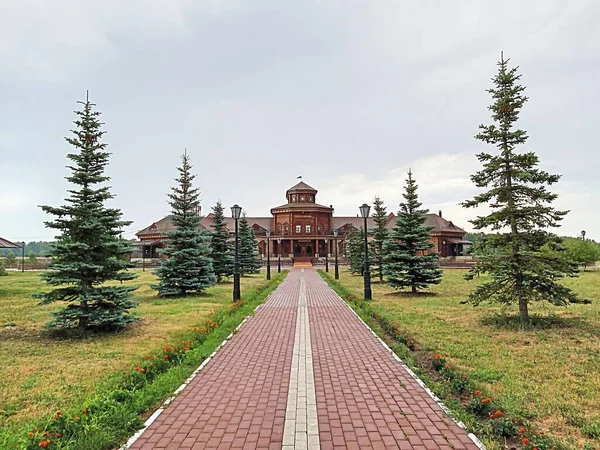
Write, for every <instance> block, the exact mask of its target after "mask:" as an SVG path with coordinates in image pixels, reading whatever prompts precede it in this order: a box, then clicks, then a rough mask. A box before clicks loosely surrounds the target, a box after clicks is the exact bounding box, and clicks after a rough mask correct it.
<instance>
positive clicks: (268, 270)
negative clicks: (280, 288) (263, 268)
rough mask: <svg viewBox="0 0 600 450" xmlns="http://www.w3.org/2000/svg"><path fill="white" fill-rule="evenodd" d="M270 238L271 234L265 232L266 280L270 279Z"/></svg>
mask: <svg viewBox="0 0 600 450" xmlns="http://www.w3.org/2000/svg"><path fill="white" fill-rule="evenodd" d="M270 236H271V232H270V231H269V230H267V280H270V279H271V246H270V244H269V241H270V240H271V239H269V238H270Z"/></svg>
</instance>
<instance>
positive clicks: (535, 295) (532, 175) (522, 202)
mask: <svg viewBox="0 0 600 450" xmlns="http://www.w3.org/2000/svg"><path fill="white" fill-rule="evenodd" d="M508 62H509V60H505V59H504V55H502V56H501V58H500V61H499V62H498V75H496V76H495V77H494V78H493V83H494V88H492V89H489V90H488V92H489V93H490V94H491V95H492V98H493V100H494V102H493V104H492V105H491V106H490V107H489V109H490V110H491V111H492V119H493V121H494V122H495V123H494V124H492V125H480V126H479V129H480V133H479V134H477V136H475V139H477V140H480V141H482V142H485V143H486V144H491V145H493V146H495V147H497V149H498V153H497V154H491V153H480V154H478V155H477V159H478V160H479V161H480V162H481V163H482V164H483V169H482V170H480V171H479V172H477V173H475V174H474V175H472V176H471V180H472V181H473V183H474V184H475V185H476V186H477V187H479V188H485V189H487V190H486V191H485V192H483V193H481V194H479V195H477V196H475V197H474V198H473V199H472V200H468V201H466V202H464V203H463V204H462V205H463V206H464V207H466V208H475V207H478V206H479V205H486V206H489V208H490V209H491V212H490V213H489V214H487V215H484V216H479V217H477V218H476V219H475V220H472V221H471V223H472V224H473V225H474V227H475V229H477V230H482V229H491V230H493V231H496V232H497V233H495V234H493V235H488V236H486V238H484V239H485V241H486V246H487V247H489V248H493V249H494V252H493V253H491V254H488V255H486V256H482V257H481V258H480V259H479V261H478V262H477V263H476V264H475V266H474V267H473V268H472V270H471V271H470V272H469V274H468V275H467V278H468V279H472V278H473V277H474V276H475V275H478V274H481V273H488V274H489V275H490V278H491V280H490V281H488V282H486V283H483V284H481V285H479V286H478V287H477V288H476V289H475V290H474V291H473V292H472V293H471V295H470V300H471V302H473V303H474V304H475V305H478V304H480V303H481V302H484V301H493V302H500V303H504V304H505V305H511V304H514V303H517V304H518V305H519V313H520V317H521V320H523V321H526V320H528V318H529V303H530V302H531V301H544V300H545V301H548V302H549V303H551V304H553V305H557V306H564V305H567V304H568V303H569V302H572V301H578V299H577V297H576V296H575V294H574V293H573V292H572V291H571V290H570V289H568V288H567V287H565V286H564V285H562V284H559V283H558V282H557V281H558V280H559V279H560V278H562V277H564V275H569V276H574V275H575V272H576V267H575V266H574V265H573V264H572V263H570V262H569V261H568V260H567V259H565V258H564V257H557V256H554V255H555V254H556V252H554V254H553V252H544V251H541V249H542V247H543V246H546V247H550V248H552V247H553V246H557V245H560V239H559V238H558V237H557V236H555V235H553V234H551V233H549V232H548V231H547V229H548V228H551V227H558V226H559V223H560V221H561V220H562V219H563V217H564V216H565V215H566V214H567V212H568V211H556V210H555V209H554V208H553V207H552V206H550V205H551V203H552V202H554V200H556V198H557V195H556V194H552V193H551V192H549V191H548V190H547V186H550V185H552V184H554V183H556V182H558V180H559V179H560V175H551V174H549V173H547V172H544V171H542V170H540V169H538V168H537V166H538V163H539V158H538V157H537V155H536V154H535V153H533V152H528V153H518V152H516V148H517V146H519V145H522V144H524V143H525V142H526V140H527V133H526V132H525V131H524V130H520V129H516V128H515V124H516V122H517V120H518V118H519V113H520V111H521V108H522V107H523V105H524V104H525V102H526V101H527V100H528V99H527V97H525V96H524V94H523V92H524V91H525V87H524V86H521V85H519V84H518V81H519V79H520V78H521V75H519V74H518V73H517V70H518V67H515V68H512V69H509V68H508ZM503 230H507V231H505V232H501V231H503ZM561 253H562V252H561Z"/></svg>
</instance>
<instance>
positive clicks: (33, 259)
mask: <svg viewBox="0 0 600 450" xmlns="http://www.w3.org/2000/svg"><path fill="white" fill-rule="evenodd" d="M27 262H28V263H29V264H31V265H35V264H37V262H38V261H37V258H36V257H35V253H33V252H29V255H28V257H27Z"/></svg>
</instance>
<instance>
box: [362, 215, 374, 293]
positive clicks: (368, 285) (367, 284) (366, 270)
mask: <svg viewBox="0 0 600 450" xmlns="http://www.w3.org/2000/svg"><path fill="white" fill-rule="evenodd" d="M359 209H360V215H361V216H362V218H363V219H364V221H365V227H364V230H365V268H364V277H365V300H371V299H372V298H373V296H372V295H371V274H370V273H369V244H368V242H367V218H368V217H369V210H370V209H371V207H370V206H369V205H367V204H366V203H364V204H363V205H362V206H360V207H359Z"/></svg>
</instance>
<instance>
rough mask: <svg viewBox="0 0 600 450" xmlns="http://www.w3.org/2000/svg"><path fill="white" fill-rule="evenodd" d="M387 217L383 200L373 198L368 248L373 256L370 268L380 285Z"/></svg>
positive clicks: (386, 235)
mask: <svg viewBox="0 0 600 450" xmlns="http://www.w3.org/2000/svg"><path fill="white" fill-rule="evenodd" d="M387 217H388V215H387V212H386V207H385V206H383V200H381V199H380V198H379V197H375V200H374V201H373V221H374V222H375V228H374V229H373V240H372V241H371V242H370V243H369V246H370V249H371V253H372V255H373V257H372V259H371V261H372V266H371V268H372V271H373V272H374V273H376V274H378V276H379V282H380V283H383V259H384V257H385V251H384V247H383V245H384V243H385V241H386V240H387V237H388V229H387V228H386V227H385V224H386V223H387Z"/></svg>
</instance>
